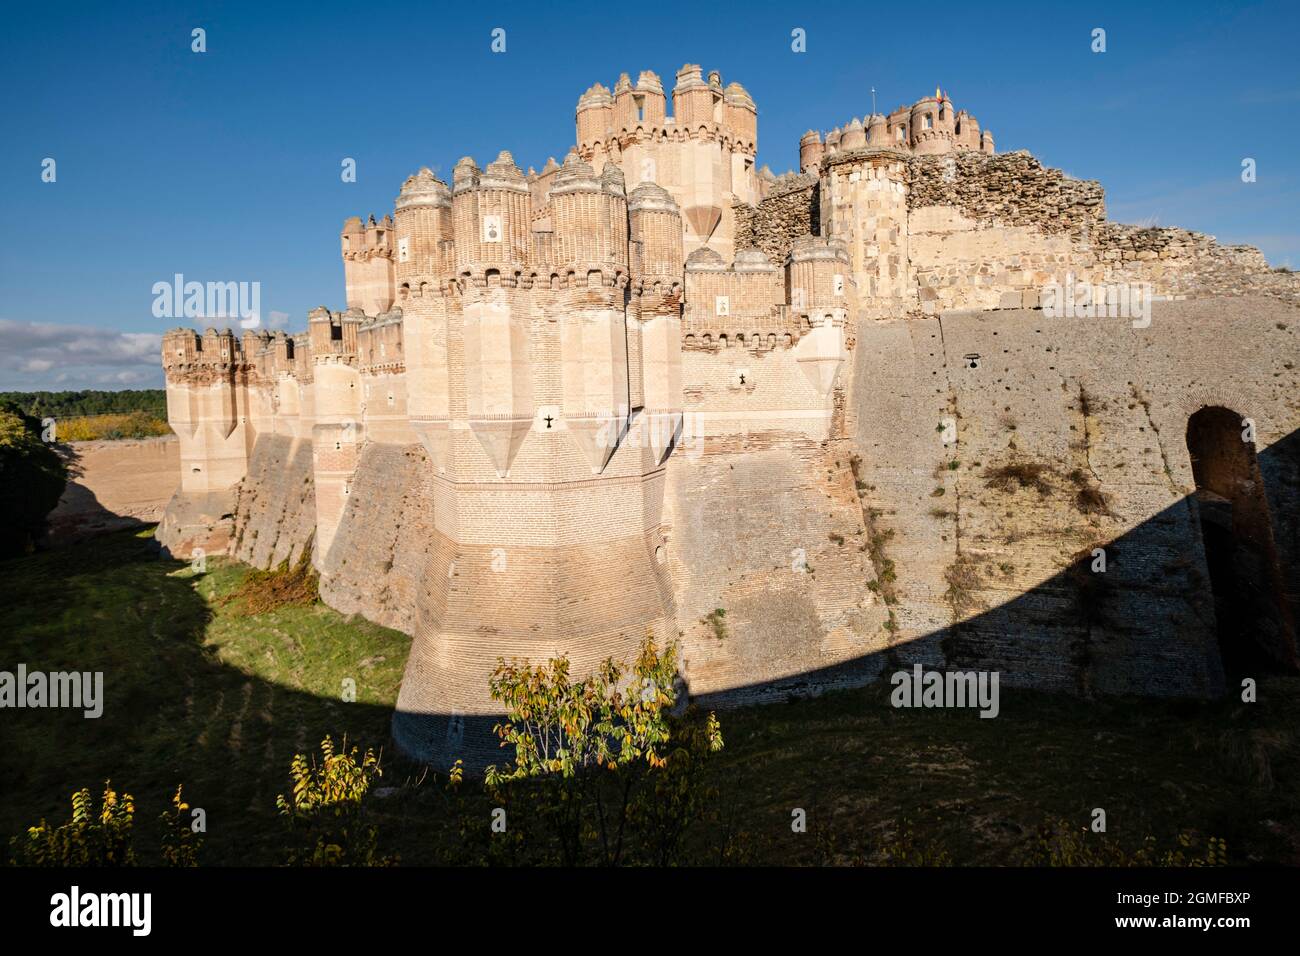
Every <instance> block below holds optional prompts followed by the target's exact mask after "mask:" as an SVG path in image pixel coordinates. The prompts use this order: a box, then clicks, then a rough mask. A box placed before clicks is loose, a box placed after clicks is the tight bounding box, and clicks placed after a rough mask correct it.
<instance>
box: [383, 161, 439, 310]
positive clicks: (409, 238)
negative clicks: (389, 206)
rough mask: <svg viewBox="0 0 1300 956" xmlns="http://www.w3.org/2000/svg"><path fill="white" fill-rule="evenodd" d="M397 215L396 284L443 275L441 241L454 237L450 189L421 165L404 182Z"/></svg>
mask: <svg viewBox="0 0 1300 956" xmlns="http://www.w3.org/2000/svg"><path fill="white" fill-rule="evenodd" d="M395 209H396V216H397V226H396V230H397V283H398V285H399V286H402V285H409V286H411V287H412V288H415V287H417V284H418V283H420V282H429V281H432V282H436V281H437V280H438V279H439V278H441V275H440V272H441V268H440V267H441V260H440V243H442V242H445V241H446V240H448V239H451V238H452V235H453V232H452V212H451V190H450V189H448V188H447V184H446V183H444V182H443V181H442V180H440V179H438V178H437V177H436V176H434V175H433V173H432V172H430V171H429V170H428V169H427V168H422V169H421V170H420V171H419V172H418V173H416V174H415V175H414V176H411V177H409V178H408V179H407V180H406V182H404V183H403V184H402V191H401V192H400V193H398V195H397V200H396V203H395Z"/></svg>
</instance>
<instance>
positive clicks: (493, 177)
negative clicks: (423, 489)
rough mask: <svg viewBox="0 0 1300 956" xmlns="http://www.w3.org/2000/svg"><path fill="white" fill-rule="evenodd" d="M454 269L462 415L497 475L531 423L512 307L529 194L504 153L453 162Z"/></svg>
mask: <svg viewBox="0 0 1300 956" xmlns="http://www.w3.org/2000/svg"><path fill="white" fill-rule="evenodd" d="M452 207H453V215H454V217H455V234H456V270H457V273H458V275H459V277H460V281H461V286H462V288H463V298H462V302H461V308H462V309H463V316H464V336H465V338H464V346H465V373H466V390H465V400H466V403H467V415H468V423H469V427H470V430H471V431H472V432H473V433H474V436H475V437H476V438H477V439H478V440H479V442H480V443H481V444H482V446H483V449H484V451H486V452H487V454H488V456H489V458H490V459H491V460H492V464H493V467H494V468H495V469H496V473H497V475H498V476H499V477H504V476H505V475H506V474H507V473H508V472H509V471H510V464H511V462H512V461H513V460H514V456H515V454H516V453H517V452H518V450H519V445H520V443H521V442H522V441H523V439H524V436H525V435H527V433H528V429H529V428H530V427H531V424H532V420H533V408H532V406H533V402H532V394H531V392H532V384H531V380H530V376H531V366H530V364H529V361H528V329H527V325H526V323H525V322H523V321H517V320H516V318H515V316H514V311H515V309H516V307H517V305H518V302H517V300H518V299H519V291H520V286H519V279H520V276H521V275H522V274H523V270H524V268H525V267H526V265H527V255H528V233H529V224H530V222H531V215H530V210H531V196H530V193H529V190H528V183H527V181H526V180H525V179H524V174H523V173H522V172H521V171H520V170H519V167H518V166H516V165H515V163H514V160H513V158H512V157H511V156H510V154H509V153H507V152H502V153H501V154H500V156H498V157H497V159H496V160H495V161H494V162H492V163H489V164H488V165H487V167H486V169H484V170H483V171H482V172H480V171H479V170H478V168H477V167H476V166H475V165H474V162H473V160H471V159H468V158H466V159H462V160H461V161H460V162H459V163H457V164H456V170H455V175H454V183H453V187H452Z"/></svg>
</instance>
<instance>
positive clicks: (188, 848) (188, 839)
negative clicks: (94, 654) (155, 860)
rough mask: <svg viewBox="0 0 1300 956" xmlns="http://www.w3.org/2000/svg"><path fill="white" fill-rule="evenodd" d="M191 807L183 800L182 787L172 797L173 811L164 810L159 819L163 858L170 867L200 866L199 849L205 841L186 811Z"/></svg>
mask: <svg viewBox="0 0 1300 956" xmlns="http://www.w3.org/2000/svg"><path fill="white" fill-rule="evenodd" d="M189 808H190V805H189V804H188V803H186V802H185V801H184V800H183V799H181V787H177V788H176V793H174V794H173V795H172V808H171V810H164V811H163V812H162V814H161V815H160V816H159V817H158V820H159V822H160V823H161V824H162V827H163V838H162V858H163V862H164V863H165V864H167V865H168V866H185V867H189V866H198V865H199V849H200V848H201V847H202V846H203V839H202V837H200V836H199V835H198V834H197V833H195V832H194V827H193V825H192V824H191V822H190V820H189V819H187V818H186V815H185V811H186V810H188V809H189Z"/></svg>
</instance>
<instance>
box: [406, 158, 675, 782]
mask: <svg viewBox="0 0 1300 956" xmlns="http://www.w3.org/2000/svg"><path fill="white" fill-rule="evenodd" d="M649 188H651V189H653V188H654V187H649ZM659 192H661V193H662V190H660V191H659ZM531 202H532V193H531V192H530V190H529V187H528V183H527V182H526V180H525V179H524V177H523V175H522V174H521V173H519V171H518V170H517V168H516V167H515V166H514V163H513V161H512V160H511V159H510V157H509V154H502V156H501V157H499V158H498V160H497V161H496V162H494V163H492V164H490V165H489V166H488V167H487V168H486V169H484V170H482V171H481V172H480V171H479V170H478V168H477V167H476V166H475V164H474V163H473V162H472V160H468V159H466V160H462V161H461V162H460V163H458V164H457V167H456V170H455V175H454V177H453V187H452V213H453V227H454V228H453V242H454V247H455V250H454V261H455V263H456V274H455V275H454V276H451V277H449V278H448V279H447V280H446V281H443V282H440V283H438V284H437V286H436V288H435V287H434V285H433V283H430V287H429V289H428V290H427V294H426V295H423V296H418V295H412V297H411V299H410V303H411V305H410V308H409V309H404V312H403V320H404V324H405V330H406V331H405V335H406V341H407V351H406V360H407V375H408V378H409V380H410V383H411V392H410V408H411V419H412V425H413V426H414V427H415V428H416V430H417V431H418V432H419V433H420V435H421V438H422V440H423V441H424V443H425V446H426V448H428V449H429V450H430V458H431V463H430V469H429V480H430V481H431V482H432V487H433V497H434V502H435V506H434V523H435V528H434V540H433V542H432V544H431V551H430V559H429V565H428V571H427V579H426V582H425V585H426V586H425V598H424V600H423V601H422V604H421V606H420V608H419V614H418V619H417V623H416V633H415V642H414V644H413V646H412V651H411V656H410V659H409V661H408V664H407V670H406V674H405V677H404V679H403V682H402V689H401V695H400V697H399V700H398V708H397V713H396V715H395V717H394V722H393V732H394V736H395V738H396V740H397V742H398V744H399V746H401V748H402V749H403V750H404V751H406V752H408V753H411V754H414V755H416V756H419V757H422V758H424V759H428V760H432V761H434V762H435V763H443V762H447V763H449V762H450V761H451V760H454V759H456V758H463V759H465V760H466V761H467V763H470V764H477V765H481V764H483V763H485V762H488V761H490V760H491V759H493V758H494V757H495V754H496V748H495V746H494V738H493V737H492V734H491V724H492V722H493V721H494V720H495V718H494V717H493V716H492V715H494V714H497V713H499V705H497V704H495V703H494V702H493V701H491V699H490V697H489V695H488V693H487V687H488V679H489V677H490V675H491V672H492V670H493V668H494V667H495V666H496V663H497V661H498V660H499V659H501V658H506V659H509V658H511V657H519V658H526V659H529V660H532V661H536V662H540V661H544V660H546V659H548V658H550V657H553V656H556V655H558V654H561V653H567V654H568V655H569V657H570V660H571V662H572V665H573V668H574V672H575V673H587V672H590V670H591V669H592V668H593V667H595V666H596V665H597V664H598V662H599V661H600V660H602V659H604V658H605V657H607V656H611V655H612V656H615V657H619V658H627V657H628V656H630V655H631V654H632V653H634V652H635V649H636V648H637V647H638V646H639V644H640V642H641V641H642V640H643V639H644V638H645V635H646V633H647V631H652V632H654V633H655V634H656V635H657V636H658V637H659V638H660V639H661V640H666V639H668V638H670V637H671V636H673V635H674V634H675V633H676V631H675V625H674V623H673V607H672V598H671V587H670V583H669V580H668V577H667V572H666V567H665V566H664V564H662V563H661V561H662V560H664V558H663V554H664V552H663V551H662V548H663V546H664V538H663V533H662V529H661V527H660V515H661V511H662V498H663V475H664V466H663V461H662V456H661V454H659V453H657V452H656V451H655V450H654V449H653V448H652V447H651V446H650V443H649V441H648V440H646V439H645V438H644V437H643V436H642V435H641V434H640V432H639V431H638V429H639V428H640V427H641V423H640V418H639V417H638V418H637V421H636V423H635V426H634V427H633V429H632V430H631V431H629V421H630V420H631V419H632V417H633V416H632V408H633V406H634V405H635V404H636V403H635V401H634V398H633V396H634V394H636V395H642V394H644V393H645V391H646V384H645V381H644V380H643V381H640V382H638V383H637V384H636V387H635V388H634V387H633V383H632V377H633V375H634V368H635V363H634V361H633V360H632V358H631V356H630V346H629V341H630V340H632V339H634V338H635V335H634V334H633V332H634V330H633V329H632V328H630V327H629V321H628V311H627V303H628V295H629V289H628V287H629V280H630V275H629V270H630V264H631V260H630V253H629V235H628V230H629V212H628V208H627V206H628V204H627V197H626V195H625V185H624V176H623V172H622V170H620V168H619V167H618V166H614V165H607V166H605V167H604V169H603V170H602V171H601V172H600V173H597V172H596V171H595V170H594V169H593V168H592V167H591V166H590V165H589V164H588V163H586V162H584V161H582V160H581V159H579V158H578V157H577V156H576V155H571V156H569V157H568V158H567V159H566V161H565V163H564V165H563V167H561V168H560V169H559V170H557V171H555V173H554V178H553V180H552V181H551V184H550V188H549V190H547V193H546V196H545V203H546V210H547V214H545V215H542V216H540V217H537V218H536V219H534V216H533V213H534V210H532V209H531ZM661 206H662V207H663V208H659V209H654V210H652V209H650V208H648V207H647V208H643V209H639V210H638V217H639V218H638V222H639V223H641V224H642V228H643V230H644V232H645V235H646V237H647V239H648V240H649V241H648V245H649V246H650V247H651V255H652V256H653V257H654V261H655V263H656V268H662V269H663V270H664V273H665V275H667V276H670V272H671V269H670V266H669V264H668V263H667V262H665V261H663V257H664V256H671V255H672V254H673V253H672V248H673V245H674V243H675V244H676V245H677V246H680V242H681V239H680V235H681V225H680V219H679V218H677V217H676V216H675V214H674V213H675V210H673V209H672V205H671V200H670V199H669V200H667V201H662V202H661ZM656 215H658V216H665V217H666V220H665V221H664V222H661V223H660V222H656V221H654V219H653V217H654V216H656ZM641 216H644V217H646V218H645V219H644V222H643V223H642V220H641V218H640V217H641ZM489 217H493V218H492V220H491V221H489ZM674 219H676V221H675V222H673V221H672V220H674ZM534 222H538V223H543V222H544V223H545V224H546V226H547V227H548V235H549V237H548V238H543V236H544V233H542V232H538V233H534V234H532V235H529V234H528V232H527V230H528V229H529V226H530V224H531V223H534ZM539 228H540V227H539ZM530 249H536V250H543V251H546V253H547V255H548V257H549V260H550V261H540V260H537V261H534V260H533V259H531V258H530V256H529V250H530ZM665 299H666V302H665V303H664V304H662V305H661V306H660V310H661V311H662V312H664V313H665V314H668V313H671V311H672V308H671V304H670V303H671V292H669V293H667V294H666V295H665ZM632 324H633V325H634V326H635V325H636V322H633V323H632ZM661 325H662V326H663V328H658V327H656V329H655V330H654V332H653V334H652V335H651V338H652V339H653V341H654V342H655V343H656V344H655V348H656V351H655V361H654V363H653V364H654V366H655V369H656V375H657V378H656V384H655V388H656V389H658V391H657V392H655V394H656V396H657V397H656V400H657V401H660V402H663V403H664V404H665V405H668V406H671V400H670V399H669V398H668V397H667V396H662V397H660V396H661V394H662V393H663V392H664V390H665V388H666V386H665V377H666V375H667V374H668V373H667V372H665V371H663V370H664V369H665V368H666V367H668V366H670V365H671V363H672V359H673V356H672V354H670V349H671V346H675V344H676V343H675V341H673V340H672V339H671V336H670V332H671V320H669V321H668V322H665V323H661ZM641 377H642V378H643V379H644V375H643V374H641ZM486 621H490V622H491V626H490V630H485V629H484V622H486Z"/></svg>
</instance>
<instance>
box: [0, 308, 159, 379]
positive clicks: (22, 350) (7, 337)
mask: <svg viewBox="0 0 1300 956" xmlns="http://www.w3.org/2000/svg"><path fill="white" fill-rule="evenodd" d="M161 350H162V336H161V335H156V334H153V333H149V332H111V331H108V330H106V329H97V328H94V327H92V326H85V325H64V324H60V323H57V322H19V321H16V320H14V319H0V391H38V390H40V389H54V390H57V391H64V390H72V389H81V388H108V389H112V388H161V387H162V384H163V375H162V362H161V355H160V353H161Z"/></svg>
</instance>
